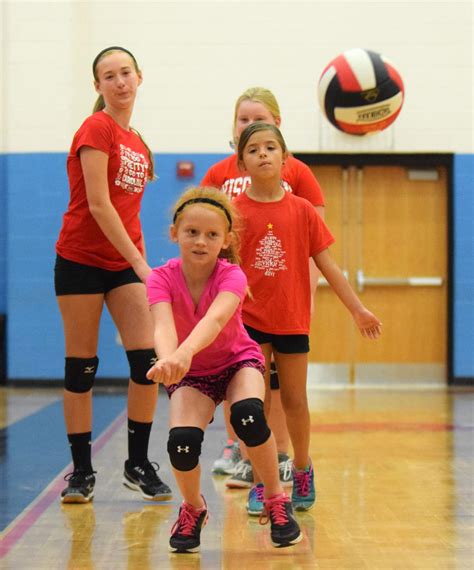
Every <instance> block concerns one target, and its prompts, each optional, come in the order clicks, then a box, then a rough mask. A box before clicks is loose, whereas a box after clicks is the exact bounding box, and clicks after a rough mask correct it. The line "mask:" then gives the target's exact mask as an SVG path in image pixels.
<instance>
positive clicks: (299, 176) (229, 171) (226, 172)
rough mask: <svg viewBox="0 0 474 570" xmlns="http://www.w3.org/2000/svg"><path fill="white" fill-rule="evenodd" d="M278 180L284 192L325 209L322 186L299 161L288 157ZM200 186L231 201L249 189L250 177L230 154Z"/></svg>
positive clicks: (206, 176) (207, 174)
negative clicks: (225, 196)
mask: <svg viewBox="0 0 474 570" xmlns="http://www.w3.org/2000/svg"><path fill="white" fill-rule="evenodd" d="M281 180H282V186H283V188H284V189H285V190H286V191H287V192H291V193H293V194H294V195H295V196H300V198H305V199H306V200H308V202H309V203H310V204H312V205H313V206H324V196H323V191H322V190H321V186H320V185H319V182H318V181H317V180H316V178H315V177H314V174H313V173H312V172H311V169H310V168H309V167H308V166H307V165H306V164H305V163H304V162H301V160H298V159H297V158H295V157H294V156H292V155H289V156H288V158H287V159H286V160H285V164H284V165H283V168H282V172H281ZM201 186H214V188H218V189H219V190H221V191H222V192H225V194H227V196H229V198H230V199H231V200H232V199H233V198H236V197H237V196H239V195H240V194H242V192H245V190H246V189H247V188H248V187H249V186H250V176H249V175H248V173H246V172H244V171H242V170H240V169H239V166H238V162H237V155H236V154H232V155H230V156H228V157H226V158H224V159H223V160H220V161H219V162H217V163H216V164H214V165H213V166H211V168H209V170H208V171H207V172H206V174H205V175H204V178H203V179H202V181H201Z"/></svg>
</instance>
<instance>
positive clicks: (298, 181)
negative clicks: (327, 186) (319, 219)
mask: <svg viewBox="0 0 474 570" xmlns="http://www.w3.org/2000/svg"><path fill="white" fill-rule="evenodd" d="M293 161H294V165H293V168H294V169H295V171H296V172H295V174H296V176H295V183H294V186H293V185H292V188H293V192H294V194H295V196H299V197H300V198H304V199H305V200H308V202H309V203H310V204H312V205H313V206H324V195H323V191H322V188H321V186H320V185H319V182H318V181H317V179H316V177H315V176H314V174H313V172H312V170H311V168H309V166H308V165H307V164H305V163H304V162H301V160H298V159H297V158H293Z"/></svg>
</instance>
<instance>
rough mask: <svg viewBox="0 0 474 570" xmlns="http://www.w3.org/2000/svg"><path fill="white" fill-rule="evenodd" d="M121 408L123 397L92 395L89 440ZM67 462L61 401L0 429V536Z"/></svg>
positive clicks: (124, 398) (105, 425)
mask: <svg viewBox="0 0 474 570" xmlns="http://www.w3.org/2000/svg"><path fill="white" fill-rule="evenodd" d="M125 406H126V396H125V395H110V394H97V395H95V396H94V427H93V434H92V435H93V437H94V435H95V436H97V435H98V434H100V433H101V432H102V431H103V430H104V429H105V428H106V427H107V426H108V425H109V424H110V423H111V422H113V420H114V419H115V418H116V417H117V416H118V415H119V414H120V413H121V412H122V411H123V410H124V408H125ZM70 461H71V456H70V453H69V445H68V441H67V436H66V430H65V425H64V416H63V403H62V401H57V402H53V403H52V404H50V405H49V406H46V407H44V408H42V409H41V410H39V411H37V412H36V413H34V414H31V415H30V416H27V417H26V418H23V419H21V420H19V421H17V422H15V423H14V424H12V425H11V426H8V427H6V428H3V429H0V532H2V531H3V530H4V529H5V528H6V527H7V526H8V525H9V524H10V523H11V522H12V521H13V520H14V519H15V518H16V517H17V516H18V515H19V514H20V513H21V512H22V511H23V510H24V509H25V508H26V507H27V506H28V505H29V504H30V503H31V502H32V501H34V500H35V499H36V497H38V495H40V493H41V492H42V491H43V490H44V489H45V487H47V485H49V483H50V482H51V480H52V479H54V477H55V476H56V475H57V474H58V472H60V471H62V470H63V469H64V468H65V467H66V466H67V465H68V464H69V463H70Z"/></svg>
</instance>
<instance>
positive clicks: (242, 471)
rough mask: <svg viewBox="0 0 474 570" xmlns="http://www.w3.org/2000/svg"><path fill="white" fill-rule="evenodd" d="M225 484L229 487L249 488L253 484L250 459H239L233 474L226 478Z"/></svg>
mask: <svg viewBox="0 0 474 570" xmlns="http://www.w3.org/2000/svg"><path fill="white" fill-rule="evenodd" d="M225 484H226V487H229V488H230V489H234V488H235V489H250V488H251V487H252V484H253V470H252V464H251V463H250V461H249V460H248V459H241V460H240V461H239V462H238V463H237V465H236V467H235V471H234V474H233V475H232V476H231V477H229V478H228V479H227V481H226V482H225Z"/></svg>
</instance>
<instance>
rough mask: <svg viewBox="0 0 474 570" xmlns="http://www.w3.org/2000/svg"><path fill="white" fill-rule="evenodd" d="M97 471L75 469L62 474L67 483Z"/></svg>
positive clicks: (74, 481)
mask: <svg viewBox="0 0 474 570" xmlns="http://www.w3.org/2000/svg"><path fill="white" fill-rule="evenodd" d="M96 473H97V471H92V472H90V473H88V472H87V471H84V470H82V469H75V470H74V471H71V473H67V474H66V475H64V480H65V481H67V482H68V483H77V482H78V480H80V479H84V480H85V478H86V477H87V476H88V475H95V474H96Z"/></svg>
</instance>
